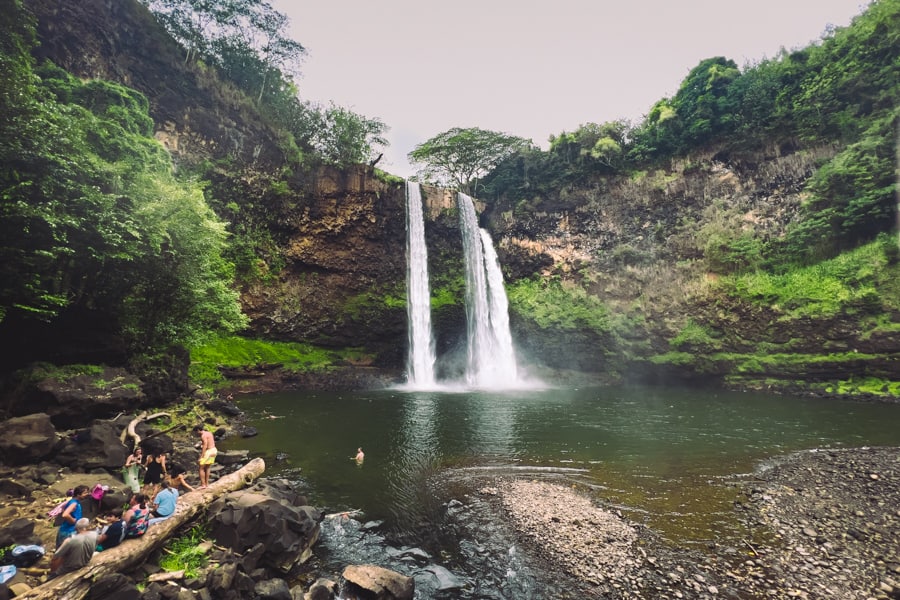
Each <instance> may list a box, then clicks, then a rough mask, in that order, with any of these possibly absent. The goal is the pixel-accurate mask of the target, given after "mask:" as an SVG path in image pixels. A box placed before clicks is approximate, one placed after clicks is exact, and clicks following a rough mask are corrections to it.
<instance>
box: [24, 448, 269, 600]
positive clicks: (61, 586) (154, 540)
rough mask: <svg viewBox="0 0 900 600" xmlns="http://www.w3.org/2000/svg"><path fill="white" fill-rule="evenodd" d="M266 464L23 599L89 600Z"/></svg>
mask: <svg viewBox="0 0 900 600" xmlns="http://www.w3.org/2000/svg"><path fill="white" fill-rule="evenodd" d="M265 468H266V463H265V462H264V461H263V459H261V458H254V459H253V460H251V461H250V462H249V463H247V464H246V465H244V466H243V467H242V468H241V469H239V470H237V471H235V472H234V473H231V474H229V475H224V476H223V477H221V478H219V479H218V480H217V481H215V482H213V483H211V484H210V485H209V487H207V488H204V489H197V490H194V491H193V492H188V493H187V494H184V495H183V496H180V497H179V498H178V504H177V505H176V507H175V513H174V514H173V515H172V516H171V517H169V518H168V519H166V520H165V521H162V522H161V523H157V524H155V525H153V526H152V527H150V528H149V529H147V533H145V534H144V535H143V536H141V537H140V538H137V539H133V540H125V541H124V542H122V543H121V544H119V545H118V546H116V547H115V548H110V549H109V550H104V551H103V552H98V553H95V554H94V556H93V557H92V558H91V562H90V563H88V565H87V566H86V567H83V568H82V569H79V570H78V571H73V572H72V573H67V574H65V575H63V576H61V577H58V578H56V579H51V580H50V581H48V582H47V583H45V584H43V585H39V586H37V587H35V588H33V589H31V590H29V591H28V592H25V593H24V594H22V595H20V596H16V598H17V599H21V600H81V599H82V598H84V597H85V596H87V594H88V592H90V590H91V586H92V585H93V582H94V581H97V580H99V579H101V578H103V577H105V576H107V575H110V574H112V573H119V572H122V571H127V570H128V569H130V568H132V567H135V566H137V565H139V564H141V563H142V562H143V561H144V560H146V558H147V556H149V555H150V554H151V553H152V552H153V551H154V550H156V549H158V548H160V547H161V546H162V545H163V544H165V543H166V540H168V539H169V536H170V535H172V533H173V532H175V531H176V530H177V529H179V528H180V527H181V526H182V525H184V524H185V523H188V522H190V521H191V519H193V518H194V517H195V516H196V515H198V514H199V513H200V512H201V511H202V510H203V509H204V508H206V507H207V506H208V505H209V504H210V503H211V502H212V501H213V500H215V499H216V498H218V497H219V496H221V495H222V494H225V493H227V492H232V491H235V490H239V489H241V488H243V487H244V486H247V485H250V484H251V483H253V480H254V479H256V478H257V477H259V476H260V475H262V473H263V471H265Z"/></svg>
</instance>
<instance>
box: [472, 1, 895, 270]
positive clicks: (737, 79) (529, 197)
mask: <svg viewBox="0 0 900 600" xmlns="http://www.w3.org/2000/svg"><path fill="white" fill-rule="evenodd" d="M897 97H900V0H875V1H873V2H872V3H871V4H870V5H869V6H868V8H867V9H866V11H865V12H864V13H862V14H861V15H859V16H858V17H856V18H855V19H854V21H853V23H852V24H851V25H850V26H848V27H842V28H834V29H832V30H830V31H828V32H827V33H826V34H825V35H824V36H823V38H822V40H821V41H820V42H819V43H816V44H813V45H811V46H809V47H807V48H804V49H802V50H797V51H793V52H787V51H783V52H782V53H781V54H780V55H779V56H777V57H775V58H773V59H767V60H763V61H760V62H759V63H757V64H751V65H747V66H745V67H744V68H738V66H737V65H736V64H735V62H734V61H733V60H730V59H728V58H725V57H721V56H718V57H713V58H708V59H704V60H702V61H700V63H699V64H698V65H697V66H696V67H695V68H694V69H692V70H691V71H690V73H688V75H687V77H686V78H685V79H684V81H682V83H681V85H680V87H679V89H678V91H677V92H676V94H675V95H674V96H673V97H672V98H663V99H661V100H659V101H658V102H657V103H655V104H654V105H653V106H652V107H651V108H650V110H649V111H648V113H647V116H646V117H645V118H644V120H643V121H642V122H640V123H638V124H636V125H633V126H631V125H629V124H627V123H622V122H620V121H614V122H609V123H603V124H596V123H585V124H583V125H581V126H580V127H579V128H578V129H576V130H575V131H574V132H571V133H569V132H563V133H561V134H560V135H558V136H554V137H552V138H551V145H550V148H549V149H548V150H547V151H541V150H539V149H536V148H522V149H519V151H518V152H515V153H513V154H512V155H510V156H508V157H507V158H506V159H505V160H504V161H502V162H501V163H500V164H499V165H498V167H497V168H496V169H494V170H493V171H492V172H491V173H490V174H489V175H487V176H486V177H485V178H484V182H483V188H484V191H483V193H482V194H481V198H482V199H488V200H492V201H495V202H506V203H508V204H510V205H511V207H512V208H513V209H514V210H515V211H516V212H520V211H519V208H520V207H524V209H523V210H525V211H526V212H530V211H533V210H538V209H540V205H541V203H542V202H547V203H550V202H553V201H554V200H556V201H557V202H558V201H560V200H562V196H563V194H564V192H565V191H566V190H567V189H568V188H570V187H586V186H590V185H591V184H592V183H595V182H597V181H599V180H600V178H601V177H604V176H609V175H619V176H631V177H632V178H640V177H641V174H643V173H645V172H647V171H651V170H654V169H659V168H662V169H668V168H670V166H671V164H672V159H673V158H680V157H686V156H689V155H690V154H691V153H693V152H697V151H709V150H710V149H713V150H714V151H716V152H717V157H720V158H721V160H723V161H728V160H729V159H730V157H732V156H733V157H735V158H736V159H737V160H738V162H739V161H740V158H741V156H742V155H747V154H752V153H753V152H757V151H760V150H761V149H763V148H767V147H768V148H771V147H772V146H780V147H782V148H784V149H786V151H789V152H790V151H795V150H796V149H797V148H798V147H800V146H801V145H802V146H804V147H816V146H820V145H835V144H836V145H837V146H838V148H839V152H838V154H837V155H836V156H835V157H834V158H833V159H832V160H830V161H828V162H826V163H825V164H823V165H822V166H821V168H820V169H819V171H818V172H817V173H816V174H815V175H814V177H813V178H812V180H811V181H810V183H809V186H808V191H809V200H808V201H807V203H806V204H805V206H804V207H803V211H802V213H801V215H800V218H799V219H798V220H797V221H796V222H795V223H794V224H793V225H792V227H791V228H790V230H789V231H788V235H787V236H786V237H784V238H779V239H768V238H755V237H754V236H753V235H752V234H742V233H730V232H719V235H717V236H715V237H710V238H709V239H706V238H704V240H703V241H704V244H703V246H704V249H705V252H706V257H707V259H708V260H709V262H710V266H711V268H713V269H714V270H716V271H717V272H724V273H733V272H739V271H747V270H754V269H757V268H760V267H762V268H766V269H769V270H776V271H777V270H779V269H780V268H782V266H783V265H785V264H789V263H797V262H802V263H805V264H812V263H814V262H816V261H819V260H823V259H827V258H830V257H833V256H836V255H837V254H839V253H840V252H842V251H845V250H849V249H852V248H855V247H857V246H859V245H861V244H865V243H868V242H870V241H871V240H873V239H874V238H875V237H876V236H877V235H878V234H879V233H882V232H886V231H891V230H892V229H893V228H894V226H895V223H896V220H895V216H896V212H897V209H896V201H895V197H896V192H897V178H896V172H895V164H896V143H895V140H896V132H897V130H898V123H900V108H898V106H897V102H896V98H897Z"/></svg>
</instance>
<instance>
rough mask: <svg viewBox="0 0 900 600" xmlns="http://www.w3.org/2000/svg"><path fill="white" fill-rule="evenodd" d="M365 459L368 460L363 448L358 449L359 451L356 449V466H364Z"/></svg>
mask: <svg viewBox="0 0 900 600" xmlns="http://www.w3.org/2000/svg"><path fill="white" fill-rule="evenodd" d="M365 459H366V455H365V453H364V452H363V450H362V448H357V449H356V456H355V457H354V459H353V460H355V461H356V464H358V465H361V464H362V461H364V460H365Z"/></svg>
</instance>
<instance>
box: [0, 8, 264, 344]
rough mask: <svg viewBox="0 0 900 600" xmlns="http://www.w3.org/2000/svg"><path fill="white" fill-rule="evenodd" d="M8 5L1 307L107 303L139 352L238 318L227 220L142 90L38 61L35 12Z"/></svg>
mask: <svg viewBox="0 0 900 600" xmlns="http://www.w3.org/2000/svg"><path fill="white" fill-rule="evenodd" d="M9 8H10V10H9V11H8V14H10V15H11V17H12V22H11V23H9V22H8V21H4V26H3V29H4V31H3V35H2V36H0V37H3V38H4V39H7V38H8V39H9V40H11V41H12V42H13V43H12V44H6V45H5V47H4V50H5V52H4V53H3V66H4V69H3V74H2V76H0V77H2V79H3V81H4V82H5V83H9V84H10V85H12V86H13V88H12V89H13V90H14V93H4V94H2V95H0V115H3V116H2V117H0V281H2V283H0V320H3V319H13V320H16V321H28V320H31V319H40V320H45V321H49V320H52V319H53V318H55V317H57V316H59V315H61V314H64V313H73V312H76V311H84V312H87V313H95V314H102V315H103V319H104V321H105V322H107V323H109V324H110V327H111V328H112V329H113V330H114V331H117V332H118V334H119V335H120V336H121V337H122V339H123V340H124V341H125V343H126V345H127V348H128V350H129V351H130V352H132V353H135V354H137V353H142V352H147V351H149V350H151V349H154V348H167V347H171V346H176V345H180V344H190V343H193V342H195V341H197V340H200V339H202V338H203V337H205V336H206V335H208V334H209V333H210V332H211V331H216V330H224V331H235V330H238V329H241V328H242V327H244V325H245V324H246V319H245V317H244V316H243V315H242V314H241V312H240V307H239V305H238V297H237V293H236V292H235V291H234V290H233V289H232V288H231V283H232V278H233V273H232V271H233V268H232V266H231V264H230V263H229V262H228V261H226V260H225V259H224V258H223V256H222V252H223V250H224V248H225V244H226V237H227V236H226V232H225V226H224V223H222V222H221V221H219V219H218V218H217V217H216V215H215V214H214V213H213V212H212V210H211V209H210V208H209V206H208V205H207V204H206V202H205V199H204V196H203V190H202V186H201V185H200V184H199V183H198V182H196V181H191V180H182V179H179V178H177V177H176V176H175V175H174V174H173V165H172V162H171V159H170V157H169V155H168V153H167V152H166V151H165V149H164V148H163V147H162V146H161V145H160V144H159V143H158V142H157V141H156V140H154V139H153V137H152V136H151V121H150V118H149V115H148V113H147V110H148V106H149V104H148V102H147V99H146V98H145V97H143V96H142V95H141V94H139V93H137V92H135V91H134V90H131V89H128V88H126V87H124V86H120V85H118V84H114V83H110V82H98V81H87V82H83V81H80V80H78V79H76V78H74V77H71V76H70V75H69V74H67V73H66V72H64V71H62V70H61V69H58V68H56V67H55V66H53V65H50V64H47V65H43V66H41V67H39V68H35V67H34V64H33V60H32V58H31V56H30V55H29V54H28V50H29V49H30V47H31V44H32V43H33V37H32V35H33V34H32V33H31V32H33V24H31V23H29V22H28V19H27V17H26V16H25V13H24V12H23V11H22V10H19V7H9ZM10 25H11V26H10ZM11 73H12V74H13V75H14V76H13V79H14V80H15V81H11V80H10V79H9V75H10V74H11ZM4 85H5V84H4Z"/></svg>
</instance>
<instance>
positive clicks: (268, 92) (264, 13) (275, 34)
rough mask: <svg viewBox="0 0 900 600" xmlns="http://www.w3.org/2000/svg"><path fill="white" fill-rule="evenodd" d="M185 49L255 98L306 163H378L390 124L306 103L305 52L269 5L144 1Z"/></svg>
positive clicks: (249, 0)
mask: <svg viewBox="0 0 900 600" xmlns="http://www.w3.org/2000/svg"><path fill="white" fill-rule="evenodd" d="M140 1H141V2H142V3H143V4H145V5H146V6H147V7H148V8H150V10H151V11H152V12H153V14H154V15H155V16H156V18H157V20H158V21H159V22H160V23H161V24H162V25H163V26H164V27H165V28H166V30H167V31H168V32H169V34H171V35H172V37H173V38H175V40H176V41H178V42H179V43H180V44H181V45H182V47H183V48H184V54H185V62H191V61H194V62H201V61H202V62H203V63H204V64H206V65H209V66H212V67H213V68H215V70H216V72H217V73H219V75H220V76H221V77H222V78H223V79H225V80H227V81H230V82H232V83H234V84H235V85H237V87H238V88H240V89H241V90H243V91H244V92H245V93H246V94H247V95H248V96H250V97H252V98H255V99H256V105H257V106H258V108H259V111H260V113H261V114H262V115H263V116H264V117H267V118H268V119H269V120H270V121H271V122H272V124H273V125H275V127H277V128H279V129H283V130H286V132H287V133H290V134H291V136H292V137H293V141H294V142H295V143H296V145H297V147H298V148H299V149H300V150H301V152H302V154H301V157H300V158H301V161H302V162H303V164H308V165H315V164H319V163H325V164H331V165H336V166H339V167H347V166H350V165H355V164H361V163H365V162H369V161H372V160H373V159H375V158H376V156H377V155H378V152H379V148H382V147H384V146H385V145H387V141H386V140H385V138H384V134H385V133H386V132H387V126H386V125H385V124H384V122H382V121H381V120H380V119H378V118H369V117H366V116H364V115H361V114H358V113H355V112H353V111H352V110H349V109H346V108H342V107H339V106H335V105H334V104H331V105H329V106H322V105H319V104H317V103H313V102H308V101H304V100H302V99H301V97H300V94H299V93H298V89H297V85H296V83H295V82H294V79H295V77H297V76H298V75H299V73H300V63H301V61H302V59H303V57H304V55H305V53H306V50H305V48H303V46H302V45H301V44H300V43H298V42H296V41H294V40H292V39H291V38H290V37H288V32H287V29H288V25H289V20H288V18H287V16H285V15H284V14H283V13H280V12H278V11H277V10H275V9H274V8H273V7H272V5H271V4H270V3H268V2H265V1H264V0H213V1H211V0H140Z"/></svg>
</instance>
